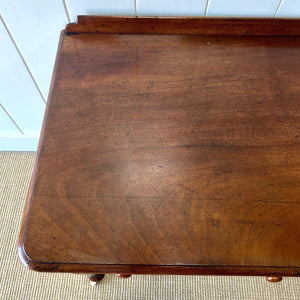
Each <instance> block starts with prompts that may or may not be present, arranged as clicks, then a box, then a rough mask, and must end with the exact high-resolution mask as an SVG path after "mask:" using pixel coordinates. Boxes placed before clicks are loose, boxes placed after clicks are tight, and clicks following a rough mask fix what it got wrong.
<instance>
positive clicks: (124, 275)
mask: <svg viewBox="0 0 300 300" xmlns="http://www.w3.org/2000/svg"><path fill="white" fill-rule="evenodd" d="M117 276H118V277H119V278H128V277H130V276H131V274H117Z"/></svg>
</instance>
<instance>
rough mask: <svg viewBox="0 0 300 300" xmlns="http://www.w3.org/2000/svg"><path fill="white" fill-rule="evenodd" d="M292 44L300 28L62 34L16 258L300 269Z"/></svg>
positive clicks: (299, 44)
mask: <svg viewBox="0 0 300 300" xmlns="http://www.w3.org/2000/svg"><path fill="white" fill-rule="evenodd" d="M100 19H101V18H100ZM100 19H99V22H101V20H100ZM195 26H196V25H195ZM299 50H300V38H299V37H293V38H291V37H276V38H275V37H267V36H266V37H241V36H240V37H238V36H235V37H234V36H214V35H139V34H130V35H124V34H122V35H118V34H111V35H110V34H99V33H98V34H83V33H82V34H67V33H65V32H62V36H61V41H60V47H59V50H58V56H57V64H56V68H55V72H54V76H53V81H52V88H51V92H50V96H49V100H48V104H47V105H48V107H47V111H46V114H45V120H44V125H43V131H42V135H41V140H40V144H39V150H38V151H39V152H38V154H37V161H36V165H35V169H34V174H33V177H32V181H31V186H30V190H29V194H28V200H27V204H26V210H25V214H24V220H23V225H22V229H21V234H20V242H19V254H20V257H21V259H22V260H23V262H24V263H25V264H26V265H27V266H29V267H30V268H32V269H35V270H41V271H63V272H87V273H101V274H102V273H119V274H142V273H144V274H218V275H221V274H231V275H269V276H273V277H276V276H277V277H280V276H299V274H300V243H299V241H300V222H299V221H300V211H299V202H300V196H299V195H300V184H299V183H300V155H299V154H300V144H299V139H300V132H299V130H300V101H299V100H300V99H299V95H300V85H299V83H300V54H299V53H300V52H299Z"/></svg>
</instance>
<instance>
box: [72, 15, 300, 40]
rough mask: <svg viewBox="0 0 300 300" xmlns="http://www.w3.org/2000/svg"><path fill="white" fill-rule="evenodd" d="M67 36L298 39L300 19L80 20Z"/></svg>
mask: <svg viewBox="0 0 300 300" xmlns="http://www.w3.org/2000/svg"><path fill="white" fill-rule="evenodd" d="M66 32H67V33H68V34H76V33H116V34H189V35H200V34H202V35H248V36H266V35H267V36H299V35H300V19H266V18H257V19H254V18H243V19H241V18H166V17H159V18H158V17H156V18H154V17H149V18H144V17H143V18H137V17H104V16H78V17H77V21H76V22H75V23H70V24H68V25H67V26H66Z"/></svg>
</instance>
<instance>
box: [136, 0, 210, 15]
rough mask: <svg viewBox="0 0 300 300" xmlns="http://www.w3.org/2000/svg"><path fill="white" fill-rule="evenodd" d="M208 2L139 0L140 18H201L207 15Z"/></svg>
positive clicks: (197, 0) (202, 0)
mask: <svg viewBox="0 0 300 300" xmlns="http://www.w3.org/2000/svg"><path fill="white" fill-rule="evenodd" d="M206 4H207V1H206V0H185V1H182V0H137V1H136V11H137V14H138V15H139V16H201V17H203V16H204V15H205V9H206Z"/></svg>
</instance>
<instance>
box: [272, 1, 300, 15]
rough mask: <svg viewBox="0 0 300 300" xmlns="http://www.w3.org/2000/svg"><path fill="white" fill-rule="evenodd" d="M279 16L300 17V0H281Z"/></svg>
mask: <svg viewBox="0 0 300 300" xmlns="http://www.w3.org/2000/svg"><path fill="white" fill-rule="evenodd" d="M276 17H277V18H299V17H300V0H284V1H282V2H281V4H280V6H279V8H278V11H277V14H276Z"/></svg>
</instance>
